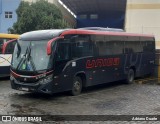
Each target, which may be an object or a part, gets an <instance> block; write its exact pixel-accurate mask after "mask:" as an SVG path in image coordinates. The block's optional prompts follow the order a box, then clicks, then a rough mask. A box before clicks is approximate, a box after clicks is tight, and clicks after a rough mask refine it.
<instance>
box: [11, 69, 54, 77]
mask: <svg viewBox="0 0 160 124" xmlns="http://www.w3.org/2000/svg"><path fill="white" fill-rule="evenodd" d="M51 72H53V70H51V71H49V72H45V73H43V74H39V75H35V76H27V77H29V78H36V77H38V76H41V75H44V74H49V73H51ZM11 74H12V75H14V76H16V77H26V76H25V75H19V74H17V73H15V72H13V71H12V70H11Z"/></svg>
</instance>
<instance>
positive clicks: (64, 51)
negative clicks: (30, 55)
mask: <svg viewBox="0 0 160 124" xmlns="http://www.w3.org/2000/svg"><path fill="white" fill-rule="evenodd" d="M57 45H58V48H57V52H56V53H57V54H56V60H57V61H61V60H69V59H70V43H69V42H65V41H64V42H58V44H57Z"/></svg>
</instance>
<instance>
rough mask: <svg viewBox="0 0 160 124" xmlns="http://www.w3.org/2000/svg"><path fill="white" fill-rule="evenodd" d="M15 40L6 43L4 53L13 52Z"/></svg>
mask: <svg viewBox="0 0 160 124" xmlns="http://www.w3.org/2000/svg"><path fill="white" fill-rule="evenodd" d="M16 42H17V40H15V41H13V42H10V43H8V44H7V46H6V49H5V54H12V53H13V51H14V47H15V45H16Z"/></svg>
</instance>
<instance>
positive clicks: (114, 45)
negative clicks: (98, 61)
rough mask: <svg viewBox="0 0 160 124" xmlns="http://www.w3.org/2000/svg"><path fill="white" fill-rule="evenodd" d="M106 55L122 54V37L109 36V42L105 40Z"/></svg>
mask: <svg viewBox="0 0 160 124" xmlns="http://www.w3.org/2000/svg"><path fill="white" fill-rule="evenodd" d="M107 46H108V48H107V49H108V50H109V52H108V55H118V54H123V51H124V39H123V37H120V36H110V42H107Z"/></svg>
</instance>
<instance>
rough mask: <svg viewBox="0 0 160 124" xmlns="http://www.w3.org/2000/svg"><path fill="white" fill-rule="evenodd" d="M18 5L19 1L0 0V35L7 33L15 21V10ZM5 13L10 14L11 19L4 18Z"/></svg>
mask: <svg viewBox="0 0 160 124" xmlns="http://www.w3.org/2000/svg"><path fill="white" fill-rule="evenodd" d="M19 3H20V0H0V33H8V28H10V27H12V26H13V23H14V22H16V21H17V14H16V9H17V8H18V6H19ZM5 12H12V18H6V17H5ZM7 15H8V14H7ZM9 15H10V14H9Z"/></svg>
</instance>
